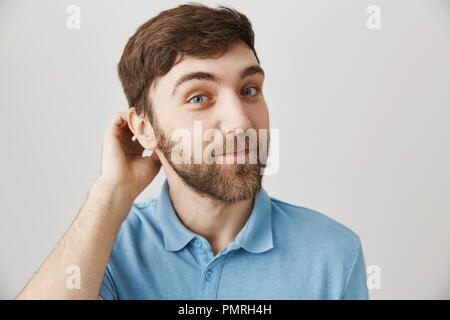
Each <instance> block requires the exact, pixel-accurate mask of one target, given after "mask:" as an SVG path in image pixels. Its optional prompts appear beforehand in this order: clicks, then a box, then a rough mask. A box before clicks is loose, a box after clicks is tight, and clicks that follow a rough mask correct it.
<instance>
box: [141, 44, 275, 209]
mask: <svg viewBox="0 0 450 320" xmlns="http://www.w3.org/2000/svg"><path fill="white" fill-rule="evenodd" d="M245 71H246V72H245ZM263 82H264V75H263V72H262V70H261V69H260V66H259V64H258V62H257V60H256V57H255V55H254V54H253V52H252V50H251V49H250V48H249V47H248V46H247V45H246V44H245V43H244V42H242V41H239V42H235V43H233V44H232V45H230V47H229V48H228V50H227V52H226V53H225V54H224V55H222V56H221V57H219V58H210V59H204V58H197V57H193V56H185V57H184V58H183V59H182V60H181V62H180V63H178V64H176V65H174V67H173V68H172V69H171V70H170V71H169V72H168V73H167V74H166V75H164V76H163V77H161V78H159V79H158V81H157V82H156V83H155V86H152V87H151V88H150V92H149V94H150V100H151V101H152V108H153V109H152V111H153V116H154V118H155V119H154V120H155V121H154V126H153V127H154V130H155V135H156V137H157V139H158V145H159V149H160V150H161V151H162V153H163V154H164V157H165V158H166V160H167V161H168V163H169V164H170V165H171V167H172V168H173V169H174V171H175V172H176V173H177V174H178V175H179V176H180V177H181V178H182V179H183V180H184V181H185V182H186V183H187V184H188V185H190V186H191V187H193V188H194V189H195V190H196V191H198V192H200V193H201V194H204V195H207V196H209V197H212V198H214V199H218V200H222V201H227V202H235V201H239V200H245V199H250V198H252V197H253V196H255V194H256V193H257V192H258V191H259V189H260V187H261V180H262V174H261V168H262V167H264V164H262V163H261V161H259V158H258V161H257V163H254V162H250V161H249V156H250V154H249V153H251V152H254V153H255V154H258V150H259V148H260V147H261V146H262V145H264V144H265V148H268V143H269V141H268V140H269V137H267V138H266V139H264V138H261V141H260V136H259V134H258V132H259V130H260V129H265V130H267V131H268V129H269V115H268V110H267V106H266V103H265V101H264V97H263V95H262V91H261V89H262V87H263ZM197 121H200V122H201V127H202V132H201V137H203V133H204V132H205V131H206V130H208V129H217V130H218V131H220V133H221V134H222V135H221V136H222V139H220V140H219V141H216V139H211V140H210V141H204V140H203V139H202V138H201V140H202V141H201V149H202V150H204V149H205V148H206V146H207V145H210V146H211V145H213V144H216V145H217V144H218V143H219V142H220V143H221V144H222V146H223V149H222V147H221V148H220V150H222V151H221V152H220V153H219V154H216V152H215V151H214V150H212V152H211V155H213V156H214V157H215V158H214V159H216V160H217V161H216V162H220V161H219V160H218V158H221V160H222V161H221V162H222V164H219V163H216V162H213V163H205V161H203V160H202V163H201V164H198V163H194V152H195V148H196V147H195V143H197V142H198V139H194V123H195V122H197ZM200 122H197V125H198V123H200ZM176 129H185V130H187V131H185V132H189V134H190V137H191V139H190V142H191V144H190V145H189V146H190V147H191V153H190V154H191V155H192V156H191V161H190V162H189V163H176V162H174V161H173V159H172V149H173V148H174V147H175V145H176V144H177V143H178V142H177V141H172V139H171V134H172V133H173V131H174V130H176ZM238 129H239V130H242V131H243V132H245V131H247V130H248V129H250V130H256V133H257V139H258V143H257V146H256V147H257V149H252V146H251V145H249V141H250V139H248V138H246V139H245V149H247V150H248V149H250V150H249V153H244V154H242V153H238V154H235V152H236V151H241V150H242V145H240V146H239V145H238V144H237V137H236V135H235V131H233V130H238ZM218 131H216V132H218ZM230 131H231V132H230ZM242 131H241V132H242ZM197 133H198V132H197ZM230 134H231V136H230ZM267 134H268V133H267ZM229 138H231V140H230V139H229ZM196 141H197V142H196ZM230 141H231V142H234V145H231V149H230V143H229V142H230ZM241 141H242V140H241ZM185 142H186V141H185ZM227 143H228V149H227V147H226V145H227ZM197 150H198V149H197ZM209 150H211V149H209ZM216 150H219V149H216ZM227 153H228V154H227ZM230 153H231V154H230ZM238 157H242V158H245V159H244V163H242V162H239V161H238V160H237V158H238ZM230 158H233V159H231V161H232V162H235V163H231V164H230ZM242 158H241V161H242V160H243V159H242Z"/></svg>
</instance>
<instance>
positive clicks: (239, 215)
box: [165, 170, 254, 255]
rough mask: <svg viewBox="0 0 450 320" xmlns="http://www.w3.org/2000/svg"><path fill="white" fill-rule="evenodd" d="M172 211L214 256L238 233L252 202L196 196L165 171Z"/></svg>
mask: <svg viewBox="0 0 450 320" xmlns="http://www.w3.org/2000/svg"><path fill="white" fill-rule="evenodd" d="M165 171H166V176H167V182H168V184H169V196H170V199H171V201H172V205H173V208H174V210H175V212H176V214H177V216H178V218H179V219H180V221H181V222H182V223H183V225H184V226H185V227H186V228H188V229H189V230H191V231H192V232H194V233H196V234H198V235H201V236H203V237H204V238H205V239H207V240H208V242H209V244H210V246H211V249H212V251H213V254H214V255H216V254H217V253H218V252H220V251H222V250H223V249H224V248H226V247H227V246H228V244H229V243H230V242H232V241H233V240H234V238H235V237H236V236H237V235H238V233H239V232H240V231H241V229H242V228H243V226H244V225H245V222H246V221H247V219H248V218H249V216H250V214H251V211H252V209H253V204H254V199H248V200H243V201H237V202H234V203H228V202H225V201H220V200H216V199H213V198H210V197H207V196H205V195H201V194H199V193H198V192H196V191H195V190H194V189H193V188H192V187H190V186H189V185H187V184H186V183H185V182H184V181H183V180H182V179H181V177H179V176H178V175H177V174H176V173H175V172H173V171H172V170H165Z"/></svg>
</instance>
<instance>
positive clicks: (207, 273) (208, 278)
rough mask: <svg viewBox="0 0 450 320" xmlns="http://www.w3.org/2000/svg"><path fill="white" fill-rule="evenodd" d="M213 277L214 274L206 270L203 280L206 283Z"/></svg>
mask: <svg viewBox="0 0 450 320" xmlns="http://www.w3.org/2000/svg"><path fill="white" fill-rule="evenodd" d="M213 276H214V272H212V270H208V271H207V272H206V274H205V278H206V280H208V281H210V280H212V278H213Z"/></svg>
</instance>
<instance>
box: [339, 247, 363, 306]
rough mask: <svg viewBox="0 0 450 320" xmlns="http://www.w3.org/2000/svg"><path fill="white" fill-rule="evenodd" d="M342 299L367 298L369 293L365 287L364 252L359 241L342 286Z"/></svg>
mask: <svg viewBox="0 0 450 320" xmlns="http://www.w3.org/2000/svg"><path fill="white" fill-rule="evenodd" d="M341 299H342V300H368V299H369V293H368V289H367V278H366V265H365V261H364V254H363V251H362V247H361V242H360V243H359V246H358V249H357V251H356V255H355V258H354V260H353V264H352V266H351V268H350V272H349V274H348V277H347V281H346V284H345V286H344V290H343V294H342V298H341Z"/></svg>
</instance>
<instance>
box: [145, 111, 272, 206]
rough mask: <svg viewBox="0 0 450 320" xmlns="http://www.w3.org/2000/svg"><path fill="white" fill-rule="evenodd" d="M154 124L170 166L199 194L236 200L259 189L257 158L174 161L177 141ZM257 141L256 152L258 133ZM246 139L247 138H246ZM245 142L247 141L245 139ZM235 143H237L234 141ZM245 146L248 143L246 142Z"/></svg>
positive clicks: (230, 201)
mask: <svg viewBox="0 0 450 320" xmlns="http://www.w3.org/2000/svg"><path fill="white" fill-rule="evenodd" d="M153 128H154V131H155V135H156V138H157V141H158V146H159V149H160V150H161V152H162V153H163V154H164V156H165V157H166V159H167V161H168V162H169V164H170V166H171V167H172V168H173V169H174V171H175V172H176V173H177V174H178V176H180V177H181V179H182V180H183V181H184V182H185V183H186V184H187V185H188V186H190V187H191V188H192V189H193V190H194V191H195V192H197V193H198V194H199V195H200V196H206V197H209V198H212V199H215V200H220V201H224V202H227V203H234V202H237V201H242V200H248V199H253V198H254V197H255V196H256V194H257V193H258V191H259V190H260V189H261V184H262V177H263V169H264V168H265V166H266V165H265V163H262V162H261V161H260V159H259V158H258V159H257V161H256V163H248V162H249V161H248V160H249V159H248V158H247V156H246V159H245V163H231V164H229V163H225V160H224V161H223V163H222V164H218V163H215V162H213V163H211V164H208V163H201V164H196V163H194V159H193V157H191V161H190V163H189V164H186V163H177V164H175V163H174V162H173V161H172V159H171V152H172V149H173V148H174V147H175V145H176V144H177V142H175V141H172V140H171V139H170V138H169V136H168V135H166V133H165V132H164V131H163V130H162V128H161V127H160V126H159V124H158V121H157V120H156V119H154V123H153ZM257 138H258V143H257V146H258V147H257V150H256V152H257V155H259V149H260V144H259V142H260V141H259V136H258V137H257ZM246 140H247V139H246ZM246 142H247V141H246ZM269 143H270V135H268V139H267V149H266V150H269ZM234 145H235V146H236V145H237V144H234ZM246 146H248V144H247V143H246Z"/></svg>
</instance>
